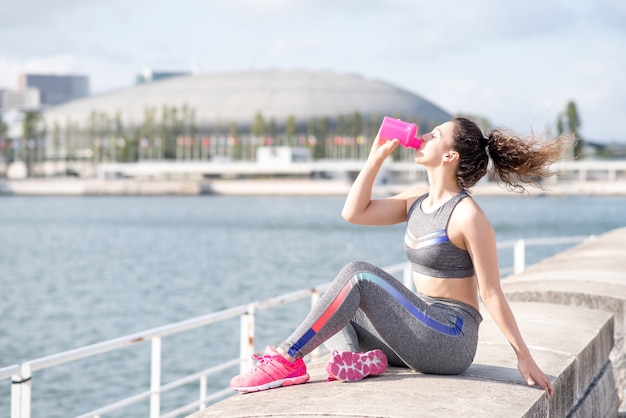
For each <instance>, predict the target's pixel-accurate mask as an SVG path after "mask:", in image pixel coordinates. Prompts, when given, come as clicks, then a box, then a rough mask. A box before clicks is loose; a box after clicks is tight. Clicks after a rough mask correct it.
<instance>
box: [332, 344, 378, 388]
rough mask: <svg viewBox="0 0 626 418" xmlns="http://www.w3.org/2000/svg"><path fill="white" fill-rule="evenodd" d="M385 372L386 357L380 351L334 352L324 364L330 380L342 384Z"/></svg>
mask: <svg viewBox="0 0 626 418" xmlns="http://www.w3.org/2000/svg"><path fill="white" fill-rule="evenodd" d="M385 370H387V356H385V355H384V354H383V352H382V351H380V350H371V351H368V352H367V353H354V352H352V351H344V352H338V351H335V352H334V353H333V355H332V357H331V358H330V360H328V363H327V364H326V371H327V372H328V374H329V375H330V377H331V378H334V379H337V380H343V381H344V382H356V381H358V380H361V379H363V378H364V377H365V376H369V375H376V374H383V373H385Z"/></svg>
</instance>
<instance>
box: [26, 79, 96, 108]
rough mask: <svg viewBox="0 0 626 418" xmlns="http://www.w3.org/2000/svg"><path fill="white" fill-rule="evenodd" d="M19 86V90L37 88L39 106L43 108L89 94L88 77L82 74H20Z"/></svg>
mask: <svg viewBox="0 0 626 418" xmlns="http://www.w3.org/2000/svg"><path fill="white" fill-rule="evenodd" d="M19 88H20V89H21V90H25V89H29V88H35V89H38V90H39V92H40V102H41V106H42V107H44V108H45V107H49V106H55V105H58V104H61V103H65V102H69V101H71V100H74V99H80V98H82V97H87V96H89V77H87V76H84V75H50V74H21V75H20V77H19Z"/></svg>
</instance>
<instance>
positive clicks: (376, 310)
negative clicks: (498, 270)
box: [279, 262, 482, 374]
mask: <svg viewBox="0 0 626 418" xmlns="http://www.w3.org/2000/svg"><path fill="white" fill-rule="evenodd" d="M481 321H482V317H481V315H480V313H479V312H478V311H477V310H476V309H474V308H473V307H472V306H470V305H467V304H465V303H462V302H458V301H454V300H450V299H437V298H430V297H428V296H425V295H417V294H415V293H414V292H412V291H411V290H409V289H408V288H407V287H406V286H404V285H403V284H402V283H400V282H399V281H398V280H397V279H396V278H395V277H393V276H392V275H390V274H389V273H387V272H385V271H384V270H382V269H380V268H378V267H376V266H373V265H371V264H369V263H365V262H354V263H350V264H348V265H347V266H346V267H344V268H343V270H342V271H341V272H340V273H339V275H338V276H337V277H336V278H335V280H334V281H333V282H332V284H331V286H330V287H329V289H328V290H327V291H326V292H325V293H324V295H323V296H322V297H321V298H320V300H319V302H318V303H317V304H316V305H315V306H314V307H313V309H312V310H311V312H310V313H309V314H308V315H307V317H306V318H305V320H304V321H303V322H302V324H300V326H299V327H298V328H297V329H296V330H295V331H294V333H293V334H292V335H291V336H290V337H289V338H288V339H287V340H286V341H284V342H282V343H281V344H280V345H279V347H280V348H281V349H283V350H285V352H287V353H289V355H291V356H293V357H295V358H301V357H304V356H305V355H307V354H309V353H310V352H311V351H313V350H314V349H315V348H316V347H318V346H320V345H321V344H323V343H324V342H326V346H327V347H328V348H329V349H331V350H334V349H336V350H338V351H354V352H360V351H369V350H373V349H380V350H381V351H382V352H383V353H384V354H385V355H386V356H387V359H388V361H389V364H390V365H392V366H399V367H409V368H411V369H413V370H416V371H419V372H422V373H433V374H460V373H463V372H464V371H465V370H466V369H467V368H468V367H469V366H470V364H471V363H472V361H473V360H474V355H475V354H476V346H477V343H478V326H479V324H480V322H481ZM331 337H332V338H331Z"/></svg>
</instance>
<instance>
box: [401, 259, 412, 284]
mask: <svg viewBox="0 0 626 418" xmlns="http://www.w3.org/2000/svg"><path fill="white" fill-rule="evenodd" d="M402 283H404V285H405V286H406V287H408V288H409V289H411V290H413V287H414V284H413V267H412V266H411V263H406V265H405V266H404V269H402Z"/></svg>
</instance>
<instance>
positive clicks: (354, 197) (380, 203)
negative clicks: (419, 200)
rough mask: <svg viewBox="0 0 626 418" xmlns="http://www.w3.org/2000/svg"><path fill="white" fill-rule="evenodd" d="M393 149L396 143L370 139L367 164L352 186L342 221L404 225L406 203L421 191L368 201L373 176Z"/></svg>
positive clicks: (361, 223) (413, 190) (363, 223)
mask: <svg viewBox="0 0 626 418" xmlns="http://www.w3.org/2000/svg"><path fill="white" fill-rule="evenodd" d="M397 147H398V140H394V141H386V140H384V139H380V138H378V137H376V138H375V139H374V143H373V144H372V149H371V151H370V154H369V156H368V158H367V161H365V165H364V166H363V168H362V169H361V171H360V172H359V175H358V176H357V178H356V180H355V181H354V183H353V184H352V187H351V188H350V192H349V193H348V196H347V198H346V202H345V204H344V207H343V210H342V212H341V215H342V216H343V218H344V219H345V220H346V221H348V222H351V223H355V224H359V225H393V224H397V223H400V222H404V221H406V214H407V209H408V208H407V200H408V199H410V198H412V197H413V196H417V195H419V194H420V192H421V193H423V192H425V189H423V188H422V189H417V188H416V189H411V190H408V191H406V192H403V193H400V194H398V195H395V196H392V197H389V198H385V199H376V200H372V188H373V185H374V181H375V180H376V175H377V174H378V172H379V171H380V167H381V166H382V165H383V163H384V161H385V159H386V158H387V157H389V155H391V153H392V152H393V150H395V149H396V148H397Z"/></svg>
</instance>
